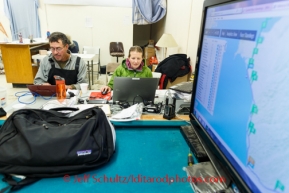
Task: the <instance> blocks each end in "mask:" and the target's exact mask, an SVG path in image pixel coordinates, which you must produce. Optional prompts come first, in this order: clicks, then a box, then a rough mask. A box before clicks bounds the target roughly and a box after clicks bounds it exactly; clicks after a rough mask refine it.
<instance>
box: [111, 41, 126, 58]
mask: <svg viewBox="0 0 289 193" xmlns="http://www.w3.org/2000/svg"><path fill="white" fill-rule="evenodd" d="M109 53H110V55H111V56H116V57H123V56H124V49H123V44H122V42H110V44H109Z"/></svg>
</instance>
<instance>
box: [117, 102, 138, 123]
mask: <svg viewBox="0 0 289 193" xmlns="http://www.w3.org/2000/svg"><path fill="white" fill-rule="evenodd" d="M136 108H137V104H135V105H133V106H131V107H129V108H127V109H123V110H122V111H120V112H119V113H117V114H115V115H113V116H112V117H111V118H113V119H128V118H130V117H131V116H132V115H133V113H134V112H135V111H136Z"/></svg>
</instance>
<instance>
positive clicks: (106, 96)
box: [89, 91, 111, 101]
mask: <svg viewBox="0 0 289 193" xmlns="http://www.w3.org/2000/svg"><path fill="white" fill-rule="evenodd" d="M93 99H106V100H108V101H109V100H110V99H111V92H109V93H107V94H101V92H100V91H97V92H91V93H90V96H89V100H93Z"/></svg>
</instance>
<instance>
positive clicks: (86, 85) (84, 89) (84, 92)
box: [80, 83, 88, 94]
mask: <svg viewBox="0 0 289 193" xmlns="http://www.w3.org/2000/svg"><path fill="white" fill-rule="evenodd" d="M80 89H81V92H82V93H83V94H86V93H87V90H88V83H81V84H80Z"/></svg>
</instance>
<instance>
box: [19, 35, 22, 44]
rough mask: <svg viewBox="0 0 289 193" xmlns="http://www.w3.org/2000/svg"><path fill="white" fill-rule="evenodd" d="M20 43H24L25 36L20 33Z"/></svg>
mask: <svg viewBox="0 0 289 193" xmlns="http://www.w3.org/2000/svg"><path fill="white" fill-rule="evenodd" d="M19 43H23V38H22V34H21V33H19Z"/></svg>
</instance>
